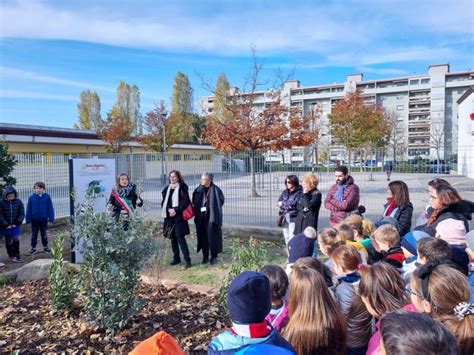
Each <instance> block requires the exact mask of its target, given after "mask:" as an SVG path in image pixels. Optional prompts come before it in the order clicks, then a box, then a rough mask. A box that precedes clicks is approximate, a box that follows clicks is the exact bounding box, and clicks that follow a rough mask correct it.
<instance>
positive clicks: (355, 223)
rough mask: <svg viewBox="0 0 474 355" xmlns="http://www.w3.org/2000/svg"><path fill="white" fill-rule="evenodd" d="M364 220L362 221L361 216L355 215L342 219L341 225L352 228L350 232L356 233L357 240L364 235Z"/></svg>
mask: <svg viewBox="0 0 474 355" xmlns="http://www.w3.org/2000/svg"><path fill="white" fill-rule="evenodd" d="M363 221H364V220H363V219H362V217H361V216H358V215H356V214H353V215H350V216H349V217H347V218H346V219H344V221H343V223H345V224H347V225H348V226H349V227H351V228H352V231H355V232H357V234H358V236H357V237H359V238H363V237H364V235H366V234H364V228H363V224H364V222H363Z"/></svg>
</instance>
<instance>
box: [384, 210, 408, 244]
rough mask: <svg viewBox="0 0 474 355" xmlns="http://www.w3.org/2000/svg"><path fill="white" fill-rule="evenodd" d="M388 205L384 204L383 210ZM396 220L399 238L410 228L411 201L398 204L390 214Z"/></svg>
mask: <svg viewBox="0 0 474 355" xmlns="http://www.w3.org/2000/svg"><path fill="white" fill-rule="evenodd" d="M387 207H388V203H386V204H385V205H384V210H386V209H387ZM390 217H393V218H394V219H396V220H397V222H398V226H397V229H398V233H399V234H400V238H401V237H403V236H404V235H405V234H407V233H408V232H409V231H410V229H411V219H412V217H413V205H412V204H411V202H408V203H407V204H404V205H401V206H398V208H397V209H396V210H395V212H394V213H393V215H392V216H390Z"/></svg>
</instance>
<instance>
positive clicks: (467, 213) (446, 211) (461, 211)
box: [415, 200, 474, 237]
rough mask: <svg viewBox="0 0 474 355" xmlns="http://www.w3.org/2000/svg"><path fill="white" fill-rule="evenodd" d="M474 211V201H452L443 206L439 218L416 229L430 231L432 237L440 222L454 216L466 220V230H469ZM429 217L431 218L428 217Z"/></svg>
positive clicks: (430, 211)
mask: <svg viewBox="0 0 474 355" xmlns="http://www.w3.org/2000/svg"><path fill="white" fill-rule="evenodd" d="M433 211H434V210H433V209H430V210H429V211H428V214H429V216H431V214H432V213H433ZM473 213H474V202H471V201H467V200H461V201H458V202H456V203H452V204H450V205H449V206H447V207H445V208H442V209H441V211H440V212H439V215H438V218H436V220H435V221H434V222H433V223H431V224H430V225H428V223H426V224H423V225H421V226H418V227H416V228H415V230H421V231H423V232H425V233H428V234H429V235H431V236H432V237H434V236H435V235H436V227H437V226H438V223H439V222H441V221H444V220H445V219H449V218H453V219H457V220H460V221H463V222H464V226H465V227H466V232H468V231H469V221H470V220H471V219H472V214H473ZM428 219H429V218H428Z"/></svg>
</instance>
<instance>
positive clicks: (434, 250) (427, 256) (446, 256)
mask: <svg viewBox="0 0 474 355" xmlns="http://www.w3.org/2000/svg"><path fill="white" fill-rule="evenodd" d="M417 248H418V250H417V255H418V258H417V259H416V260H415V261H412V262H411V263H406V261H404V262H403V267H402V278H403V280H404V281H405V283H407V284H408V283H410V277H411V274H412V273H413V271H415V270H416V268H417V267H419V266H420V265H425V264H427V263H429V262H431V261H433V260H436V259H438V260H451V256H452V253H451V248H450V246H449V244H448V243H447V242H446V241H444V240H443V239H438V238H431V237H429V238H423V239H421V240H420V241H419V242H418V246H417Z"/></svg>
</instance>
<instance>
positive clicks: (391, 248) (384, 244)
mask: <svg viewBox="0 0 474 355" xmlns="http://www.w3.org/2000/svg"><path fill="white" fill-rule="evenodd" d="M372 244H373V246H374V249H375V250H376V251H377V252H378V253H380V256H379V258H380V259H379V260H382V261H385V262H387V263H389V264H391V265H393V266H395V267H396V268H397V269H401V268H402V265H403V261H404V260H405V256H404V255H403V250H402V248H401V247H400V235H399V234H398V231H397V229H396V228H395V227H394V226H392V225H391V224H384V225H383V226H381V227H379V228H377V230H376V231H375V232H374V238H373V239H372Z"/></svg>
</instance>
